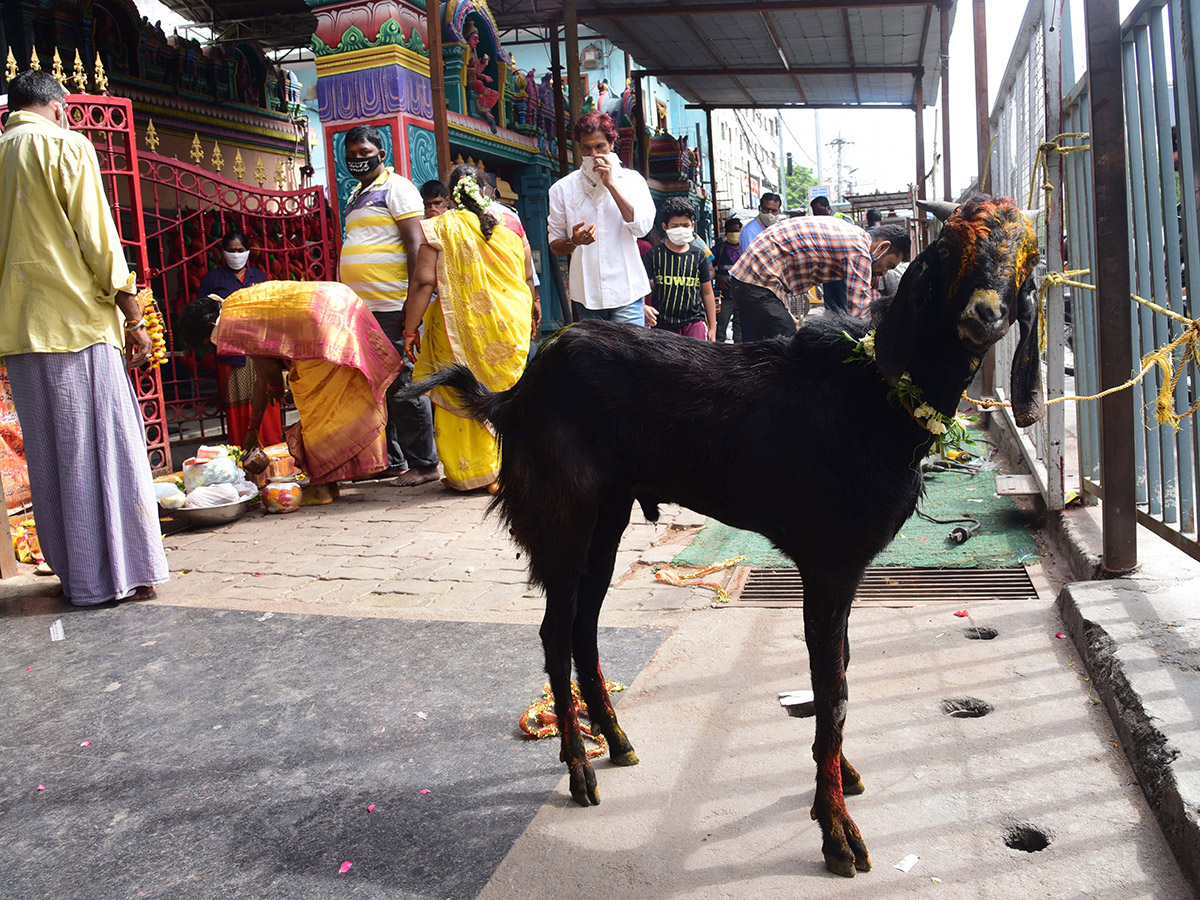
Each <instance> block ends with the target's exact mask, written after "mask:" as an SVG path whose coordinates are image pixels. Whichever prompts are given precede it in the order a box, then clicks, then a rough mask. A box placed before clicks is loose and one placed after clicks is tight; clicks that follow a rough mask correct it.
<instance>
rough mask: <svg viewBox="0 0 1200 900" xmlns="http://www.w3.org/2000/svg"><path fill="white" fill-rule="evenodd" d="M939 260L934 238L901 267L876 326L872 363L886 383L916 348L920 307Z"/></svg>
mask: <svg viewBox="0 0 1200 900" xmlns="http://www.w3.org/2000/svg"><path fill="white" fill-rule="evenodd" d="M939 261H940V257H939V256H938V250H937V241H934V242H933V243H932V244H930V245H929V246H928V247H926V248H925V250H924V251H923V252H922V253H921V255H920V256H918V257H917V258H916V259H914V260H913V261H912V263H910V264H909V267H908V269H906V270H905V272H904V277H903V278H901V279H900V286H899V287H898V288H897V289H896V296H895V297H893V298H892V302H891V303H890V304H889V305H888V308H887V310H886V311H885V312H884V314H883V318H882V319H881V320H880V322H879V327H878V329H876V332H875V364H876V365H877V366H879V372H880V374H881V375H883V377H884V378H886V379H887V380H888V383H889V384H895V383H896V382H897V381H899V380H900V376H901V375H903V374H904V372H905V370H906V369H907V368H908V362H909V360H910V359H912V355H913V352H914V351H915V350H916V347H917V338H918V337H919V330H920V319H921V315H920V314H921V307H922V306H924V304H925V300H926V298H927V297H928V296H929V290H930V286H931V285H932V284H933V276H934V274H935V273H936V272H937V266H938V263H939Z"/></svg>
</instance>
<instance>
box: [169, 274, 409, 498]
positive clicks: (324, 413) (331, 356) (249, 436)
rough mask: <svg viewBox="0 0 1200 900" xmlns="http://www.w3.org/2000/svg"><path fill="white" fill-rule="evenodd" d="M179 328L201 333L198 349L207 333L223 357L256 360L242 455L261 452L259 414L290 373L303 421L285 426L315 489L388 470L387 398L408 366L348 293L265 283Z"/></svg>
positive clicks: (193, 310)
mask: <svg viewBox="0 0 1200 900" xmlns="http://www.w3.org/2000/svg"><path fill="white" fill-rule="evenodd" d="M214 305H215V308H214ZM218 316H219V318H218ZM181 324H182V325H183V326H184V329H185V338H186V337H189V336H190V335H195V337H192V342H193V344H195V342H196V340H197V339H198V340H201V341H202V340H204V338H205V334H206V332H205V331H204V329H205V327H207V328H208V332H207V333H208V334H211V336H212V337H211V340H212V343H214V344H216V346H217V351H218V352H219V353H222V354H227V355H240V356H248V357H250V358H251V360H252V361H253V364H254V369H255V386H254V395H253V399H252V401H251V411H250V424H249V427H248V429H247V432H246V440H245V442H244V445H243V446H244V448H245V449H246V450H251V449H253V448H255V447H257V446H258V443H259V438H258V429H259V426H260V425H261V423H262V418H263V413H264V412H265V410H266V408H267V404H268V402H269V401H270V399H272V398H273V397H279V396H282V394H283V372H285V371H286V372H287V373H288V387H289V388H290V389H291V392H292V399H293V400H294V402H295V404H296V409H297V411H298V412H299V413H300V421H299V422H297V423H296V424H295V425H292V426H290V427H289V428H287V429H286V436H287V442H288V450H289V452H290V453H291V455H292V457H293V458H294V459H295V460H296V464H297V465H298V466H299V467H300V469H301V470H303V471H304V472H305V474H307V475H308V478H309V481H310V482H311V483H312V484H313V485H314V486H315V485H323V484H330V485H332V484H334V483H335V482H337V481H338V480H349V479H354V478H361V477H364V476H366V475H371V474H374V473H375V472H380V471H382V470H383V469H386V468H387V446H386V443H385V439H384V426H385V425H386V424H387V410H386V408H385V407H384V392H385V391H386V390H387V387H388V385H389V384H391V383H392V381H393V380H395V378H396V376H397V375H398V374H399V372H400V370H401V368H402V367H403V361H402V360H401V359H400V356H399V354H397V353H396V350H395V348H394V347H393V346H392V343H391V341H389V340H388V338H387V336H386V335H385V334H384V333H383V330H382V329H381V328H380V327H379V325H378V323H377V322H376V321H375V317H374V316H373V315H372V314H371V311H370V310H369V309H368V308H367V306H366V304H365V303H363V302H362V301H361V300H360V299H359V298H358V295H357V294H355V293H354V291H352V290H350V288H348V287H346V286H345V285H342V284H337V283H334V282H320V281H317V282H299V281H266V282H263V283H262V284H256V285H254V286H252V287H248V288H243V289H242V290H240V291H235V292H234V293H232V294H230V295H229V296H228V297H227V298H225V301H224V302H223V303H221V304H216V301H214V300H211V299H209V298H201V299H199V300H196V301H194V302H193V303H191V304H189V305H188V309H186V310H185V311H184V317H183V321H182V323H181ZM214 324H215V326H216V327H215V329H214V328H213V325H214ZM189 332H190V335H189Z"/></svg>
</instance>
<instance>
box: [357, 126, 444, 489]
mask: <svg viewBox="0 0 1200 900" xmlns="http://www.w3.org/2000/svg"><path fill="white" fill-rule="evenodd" d="M386 155H387V151H386V150H384V149H383V136H382V135H381V134H380V133H379V129H377V128H374V127H373V126H370V125H356V126H355V127H353V128H351V129H350V130H349V131H347V132H346V168H348V169H349V170H350V174H351V175H353V176H354V177H355V178H357V179H358V185H357V186H356V187H355V188H354V190H353V191H351V193H350V197H349V199H348V200H347V201H346V213H345V215H344V216H343V217H342V222H343V223H344V224H345V227H346V238H345V240H344V241H343V242H342V258H341V265H340V277H341V280H342V283H343V284H344V285H346V286H347V287H349V288H351V289H352V290H353V291H354V292H355V293H356V294H358V296H359V297H360V298H361V299H362V301H363V302H364V303H366V304H367V306H368V307H370V309H371V312H373V313H374V314H375V319H376V321H378V322H379V326H380V327H381V328H382V329H383V331H384V334H386V335H387V336H388V339H389V340H390V341H391V342H392V344H393V345H395V347H396V350H397V351H398V352H399V353H400V356H401V358H403V357H404V303H405V301H406V300H407V299H408V261H409V259H413V260H415V259H416V256H417V249H418V248H419V247H420V246H421V242H422V240H423V236H424V232H423V231H422V230H421V217H422V216H423V215H424V213H425V205H424V202H423V201H422V200H421V194H420V192H418V191H417V188H416V186H415V185H413V183H412V182H411V181H409V180H408V179H407V178H405V177H404V176H403V175H401V174H399V173H398V172H396V171H395V170H394V169H392V167H391V166H385V165H384V158H385V157H386ZM411 382H412V367H411V366H408V365H406V366H405V367H404V369H403V371H401V373H400V375H399V376H398V377H397V378H396V380H395V381H394V382H393V383H392V386H391V387H390V388H388V392H387V411H388V423H387V446H388V468H387V469H386V470H385V471H383V472H382V473H380V477H385V478H386V477H391V476H393V475H398V476H399V477H398V478H397V479H396V484H398V485H401V486H412V485H417V484H424V483H425V482H427V481H433V480H434V479H435V478H437V477H438V458H437V448H436V447H435V445H434V442H433V411H432V408H431V407H430V405H429V398H428V397H425V396H421V397H418V398H417V399H415V400H401V399H399V398H398V397H397V396H396V394H397V393H399V392H400V391H401V390H403V389H404V388H405V387H407V386H408V385H409V384H410V383H411Z"/></svg>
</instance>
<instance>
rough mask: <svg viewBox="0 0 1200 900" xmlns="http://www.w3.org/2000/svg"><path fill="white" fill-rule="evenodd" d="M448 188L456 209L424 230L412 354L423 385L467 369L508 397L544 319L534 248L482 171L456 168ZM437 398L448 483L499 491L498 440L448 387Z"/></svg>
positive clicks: (407, 330)
mask: <svg viewBox="0 0 1200 900" xmlns="http://www.w3.org/2000/svg"><path fill="white" fill-rule="evenodd" d="M447 187H449V189H450V196H451V198H452V199H453V201H454V208H452V209H450V210H448V211H447V212H444V213H442V215H440V216H438V217H437V218H434V219H428V220H426V221H425V222H424V223H422V224H423V225H424V228H425V243H424V244H422V245H421V249H420V251H419V253H418V255H417V264H416V267H415V269H414V271H413V273H412V277H411V281H410V283H409V289H408V305H407V307H406V316H405V320H404V350H405V353H406V354H407V355H408V358H409V359H410V360H411V361H412V362H413V363H414V368H413V380H414V381H419V380H421V379H422V378H425V377H427V376H429V375H432V374H433V373H434V372H436V371H437V370H438V369H441V368H443V367H445V366H448V365H452V364H454V363H461V364H463V365H465V366H467V367H468V368H469V369H470V370H471V371H472V372H473V373H474V374H475V377H476V378H478V379H479V380H480V381H482V382H483V383H484V384H486V385H487V386H488V387H489V388H491V389H492V390H493V391H503V390H507V389H508V388H510V387H512V386H513V385H514V384H516V382H517V379H518V378H520V377H521V373H522V372H523V371H524V370H525V361H526V359H527V358H528V356H529V343H530V341H531V340H532V339H533V337H534V336H535V335H536V334H537V330H538V326H539V325H540V324H541V318H542V309H541V304H540V303H539V301H538V298H537V296H536V295H535V294H534V290H533V258H532V255H531V254H530V251H529V241H528V240H527V239H526V238H525V230H524V229H523V228H522V227H521V224H520V221H519V220H518V219H517V217H516V215H515V214H513V213H512V212H511V211H509V210H506V209H505V208H504V207H502V206H500V205H499V204H495V203H491V204H489V202H488V201H487V200H485V199H484V198H483V195H482V192H481V191H480V188H479V172H478V170H477V169H475V167H474V166H459V167H458V168H456V169H455V170H454V171H453V172H451V173H450V180H449V183H448V185H447ZM435 288H436V290H437V296H436V298H435V297H434V289H435ZM422 319H424V324H425V333H424V336H423V337H422V336H421V334H420V332H419V331H418V328H419V326H420V325H421V322H422ZM429 396H430V399H431V400H432V401H433V410H434V412H433V433H434V440H435V441H436V442H437V448H438V456H439V457H440V458H441V461H442V469H443V471H444V474H445V477H444V478H443V479H442V482H443V484H445V485H446V486H447V487H450V488H453V489H454V490H458V491H470V490H476V489H478V488H488V489H489V490H495V482H496V476H497V475H498V474H499V471H500V452H499V447H498V445H497V442H496V435H495V434H494V433H493V432H492V431H491V429H490V428H489V427H488V426H487V425H483V424H480V423H479V422H476V421H475V420H474V419H471V418H469V417H468V416H467V415H466V414H465V413H464V412H463V411H462V409H461V407H460V406H459V405H458V403H457V402H456V401H455V399H454V397H453V396H452V395H450V394H449V393H448V392H447V391H446V390H445V389H444V388H435V389H434V390H433V391H432V392H431V393H430V395H429Z"/></svg>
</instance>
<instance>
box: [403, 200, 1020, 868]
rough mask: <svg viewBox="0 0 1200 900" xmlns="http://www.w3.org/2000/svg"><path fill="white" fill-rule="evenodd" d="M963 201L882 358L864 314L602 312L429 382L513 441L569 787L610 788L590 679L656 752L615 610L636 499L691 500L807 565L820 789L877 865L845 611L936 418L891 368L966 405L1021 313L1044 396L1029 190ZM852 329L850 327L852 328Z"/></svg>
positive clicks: (939, 403)
mask: <svg viewBox="0 0 1200 900" xmlns="http://www.w3.org/2000/svg"><path fill="white" fill-rule="evenodd" d="M951 210H952V208H951V209H943V210H941V211H940V212H939V215H943V217H948V220H947V222H946V226H945V228H944V230H943V232H942V234H941V236H940V237H939V238H938V240H937V241H936V242H935V243H934V244H933V245H932V246H930V247H929V248H928V249H926V250H925V251H924V252H923V253H922V254H921V255H920V256H919V257H917V258H916V259H915V260H914V261H913V263H912V265H911V266H910V267H909V269H908V271H907V272H906V273H905V275H904V278H903V280H902V281H901V284H900V288H899V291H898V293H897V295H896V297H895V299H894V300H893V301H892V302H891V304H890V305H889V306H888V307H887V308H886V310H885V311H884V312H883V314H882V316H881V317H880V318H879V324H878V327H877V329H876V334H875V348H876V353H877V356H876V359H877V363H876V364H874V365H872V364H870V363H863V362H859V361H853V362H848V361H847V359H848V357H849V356H850V355H851V350H852V348H853V344H852V343H851V341H850V340H848V339H847V336H846V333H848V334H849V335H850V336H851V337H852V338H854V339H859V338H861V337H863V335H864V334H865V333H866V332H867V330H868V327H869V326H868V325H867V323H865V322H860V321H857V320H853V319H848V318H843V317H840V316H836V315H831V314H826V315H825V316H822V317H820V318H819V319H817V320H816V321H813V322H810V323H805V325H804V327H802V328H801V329H800V330H799V332H798V333H797V334H796V336H795V337H794V338H791V339H775V340H770V341H762V342H759V343H751V344H737V345H726V344H709V343H704V342H701V341H696V340H693V339H690V338H683V337H676V336H674V335H671V334H665V333H662V332H655V331H649V330H646V329H642V328H634V327H629V326H621V325H612V324H608V323H603V322H582V323H580V324H578V325H575V326H573V327H571V328H568V329H566V330H565V331H564V332H562V333H561V334H560V335H559V336H557V337H556V338H554V339H553V340H552V341H550V342H549V343H548V344H547V345H546V346H544V347H543V348H542V349H541V351H540V352H539V353H538V354H537V356H536V357H535V358H534V360H533V362H532V363H531V364H530V366H529V368H528V369H527V371H526V372H525V374H524V375H523V376H522V378H521V380H520V381H518V382H517V384H516V385H514V386H513V387H512V389H511V390H508V391H505V392H503V393H492V392H490V391H489V390H488V389H487V388H486V387H484V386H483V385H482V384H480V382H479V381H478V380H477V379H476V378H475V376H474V375H472V374H471V372H470V371H469V370H468V369H466V368H465V367H462V366H457V367H454V368H451V369H447V370H444V371H442V372H439V373H438V374H436V375H435V376H433V377H432V378H430V379H428V380H426V381H425V382H423V383H421V384H418V385H414V387H413V389H412V390H413V392H414V393H415V392H420V391H422V390H429V389H430V388H432V387H434V386H436V385H446V386H447V387H449V388H451V389H453V390H454V391H456V392H457V394H458V395H459V396H460V397H461V399H462V402H463V403H464V404H465V406H466V408H467V409H468V410H469V411H470V412H471V414H472V415H474V416H475V417H476V418H478V419H481V420H486V421H488V422H490V423H491V424H492V425H493V426H494V427H495V429H496V431H497V432H498V433H499V435H500V436H501V441H502V447H503V453H502V463H501V469H500V490H499V494H498V495H497V497H496V498H495V499H494V501H493V503H494V504H497V505H498V506H499V508H500V510H501V513H502V516H503V518H504V519H505V520H506V521H507V522H508V524H509V525H510V527H511V531H512V534H513V537H514V538H515V539H516V542H517V543H518V544H519V545H520V546H521V547H523V548H524V549H525V550H526V551H527V553H528V557H529V568H530V573H531V577H532V580H533V581H534V582H536V583H537V584H540V585H541V586H542V587H543V588H544V589H545V591H546V615H545V619H544V620H543V622H542V628H541V637H542V643H543V645H544V647H545V652H546V671H547V673H548V674H549V676H550V684H551V686H552V688H553V690H554V697H555V708H556V711H557V713H558V721H559V724H560V726H561V728H562V754H561V757H562V759H563V761H564V762H566V764H567V767H568V770H569V772H570V789H571V795H572V796H573V797H574V798H575V799H576V800H577V801H578V802H579V803H580V804H582V805H584V806H587V805H589V804H593V803H599V802H600V798H599V794H598V792H597V788H596V776H595V773H594V772H593V770H592V767H591V765H590V764H589V763H588V759H587V755H586V753H585V752H584V745H583V742H582V739H581V736H580V731H579V723H578V718H577V712H576V709H575V705H574V703H573V701H572V699H571V689H570V679H571V659H572V656H574V661H575V670H576V673H577V676H578V680H579V687H580V691H581V693H582V695H583V698H584V700H585V701H586V703H587V706H588V709H589V710H590V713H591V715H592V717H593V719H594V720H595V721H596V722H597V723H598V724H599V726H600V728H601V730H602V731H603V733H604V735H605V737H606V738H607V739H608V744H609V752H610V754H611V757H612V760H613V762H614V763H616V764H617V765H634V764H636V763H637V761H638V759H637V755H636V754H635V753H634V750H633V746H632V744H630V742H629V739H628V738H627V737H626V736H625V733H624V732H623V731H622V730H621V727H620V726H619V725H618V724H617V717H616V715H615V714H614V712H613V708H612V704H611V703H610V701H609V698H608V695H607V693H606V691H605V688H604V678H603V675H602V674H601V672H600V664H599V657H598V653H597V649H596V623H597V619H598V617H599V614H600V606H601V604H602V602H603V601H604V595H605V592H606V590H607V589H608V585H609V582H610V580H611V579H612V574H613V564H614V560H615V557H616V553H617V545H618V543H619V541H620V539H621V534H622V532H623V531H624V530H625V527H626V525H628V523H629V516H630V511H631V508H632V503H633V501H634V500H637V501H638V502H639V503H640V504H641V506H642V508H643V510H644V511H645V513H646V517H647V518H648V519H651V520H654V519H656V518H657V515H658V504H659V503H662V502H673V503H678V504H680V505H682V506H686V507H688V508H689V509H693V510H696V511H698V512H701V513H705V514H707V515H710V516H713V517H714V518H717V519H720V520H721V521H722V522H726V523H728V524H730V525H733V526H735V527H737V528H744V529H749V530H751V531H757V532H759V533H761V534H763V535H766V536H767V537H768V538H770V539H771V540H772V541H774V543H775V544H776V545H777V546H778V547H779V548H780V549H781V550H783V551H784V552H785V553H787V554H788V555H789V556H790V557H791V558H792V559H793V560H795V562H796V566H797V567H798V568H799V570H800V574H801V576H802V578H803V581H804V624H805V641H806V643H807V645H808V652H809V667H810V670H811V673H812V685H813V691H814V693H815V695H816V741H815V743H814V745H813V756H814V758H815V759H816V761H817V791H816V802H815V803H814V805H813V810H812V814H813V817H814V818H815V819H818V820H819V821H820V824H821V830H822V832H823V835H824V841H823V848H822V849H823V852H824V855H825V863H826V865H827V866H828V868H829V869H830V870H831V871H833V872H836V873H838V874H840V875H846V876H851V875H853V874H854V873H855V870H856V869H858V870H861V871H866V870H867V869H869V868H870V866H871V863H870V860H869V858H868V856H867V849H866V845H865V844H864V843H863V840H862V837H861V835H860V834H859V831H858V828H857V827H856V826H855V824H854V822H853V820H852V819H851V818H850V815H849V814H848V813H847V811H846V806H845V802H844V799H843V794H857V793H860V792H861V791H862V790H863V786H862V782H861V781H860V780H859V777H858V774H857V773H856V772H855V771H854V769H853V768H852V767H851V766H850V764H849V763H848V762H847V761H846V758H845V756H843V755H842V752H841V750H842V726H843V723H844V722H845V718H846V696H847V694H846V677H845V667H846V663H847V661H848V657H849V643H848V640H847V632H846V625H847V619H848V617H849V613H850V605H851V601H852V600H853V599H854V593H855V590H856V589H857V587H858V583H859V579H860V578H861V577H862V574H863V570H864V569H865V568H866V566H867V564H868V563H870V561H871V559H872V557H874V556H875V555H876V554H877V553H879V551H881V550H882V549H883V548H884V547H886V546H887V545H888V544H889V543H890V542H891V540H892V538H893V537H894V536H895V535H896V532H897V531H898V530H899V528H900V526H901V525H902V524H903V523H904V521H905V520H906V519H907V518H908V517H909V516H910V515H911V514H912V512H913V509H914V508H915V506H916V502H917V498H918V496H919V494H920V493H921V476H920V474H919V466H918V463H919V461H920V459H921V457H922V456H924V454H925V453H926V451H927V450H928V448H929V446H930V444H931V442H932V440H933V435H932V434H931V433H930V432H929V431H928V430H926V429H925V428H924V427H923V426H922V425H920V424H918V423H917V421H916V420H914V418H913V416H912V415H910V412H909V411H908V410H907V409H906V408H904V407H903V406H902V405H901V404H899V403H897V402H895V401H894V400H890V399H889V390H890V387H889V383H888V382H890V383H891V384H895V383H896V382H897V381H898V380H899V379H900V376H901V375H902V374H903V373H904V372H906V371H907V372H908V373H909V374H910V376H911V379H912V381H913V382H914V383H915V384H916V385H918V386H919V387H920V388H921V389H922V390H923V392H924V399H925V401H926V402H927V403H929V404H931V405H932V406H933V407H934V408H935V409H936V410H937V411H938V412H940V413H942V414H944V415H949V416H952V415H954V412H955V410H956V408H957V404H958V402H959V398H960V397H961V395H962V392H963V390H964V389H965V388H966V386H967V384H968V383H969V382H970V380H971V377H972V375H973V374H974V373H975V371H976V369H978V367H979V364H980V361H981V360H982V357H983V355H984V353H985V352H986V351H987V349H988V347H990V346H991V345H992V344H994V343H995V342H996V341H997V340H999V339H1000V338H1001V337H1003V336H1004V334H1005V333H1006V332H1007V331H1008V329H1009V327H1010V326H1011V325H1012V323H1013V322H1014V321H1019V323H1020V343H1019V346H1018V348H1017V353H1016V360H1015V362H1014V365H1013V376H1012V379H1013V384H1012V395H1013V403H1014V407H1015V412H1016V417H1017V420H1018V422H1019V423H1021V424H1022V425H1027V424H1030V423H1032V422H1033V421H1035V420H1036V419H1037V418H1038V417H1039V416H1040V414H1041V403H1040V400H1039V399H1038V396H1037V388H1038V354H1037V333H1036V332H1037V329H1036V327H1035V322H1036V301H1035V296H1034V293H1035V289H1034V288H1035V286H1034V279H1033V278H1032V277H1031V273H1032V270H1033V267H1034V265H1035V264H1036V263H1037V260H1038V251H1037V241H1036V238H1035V237H1034V233H1033V229H1032V228H1031V227H1030V225H1029V223H1028V222H1027V221H1026V219H1025V218H1024V217H1023V216H1022V214H1021V212H1020V210H1019V209H1018V208H1017V207H1016V205H1015V204H1013V203H1012V201H1009V200H1000V201H996V200H992V199H991V198H988V197H983V196H980V197H976V198H973V199H971V200H970V201H968V202H967V203H966V204H965V205H964V206H963V207H962V208H961V209H959V210H958V211H957V212H955V213H954V214H953V215H952V216H951V215H950V212H951ZM843 332H846V333H843Z"/></svg>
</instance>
